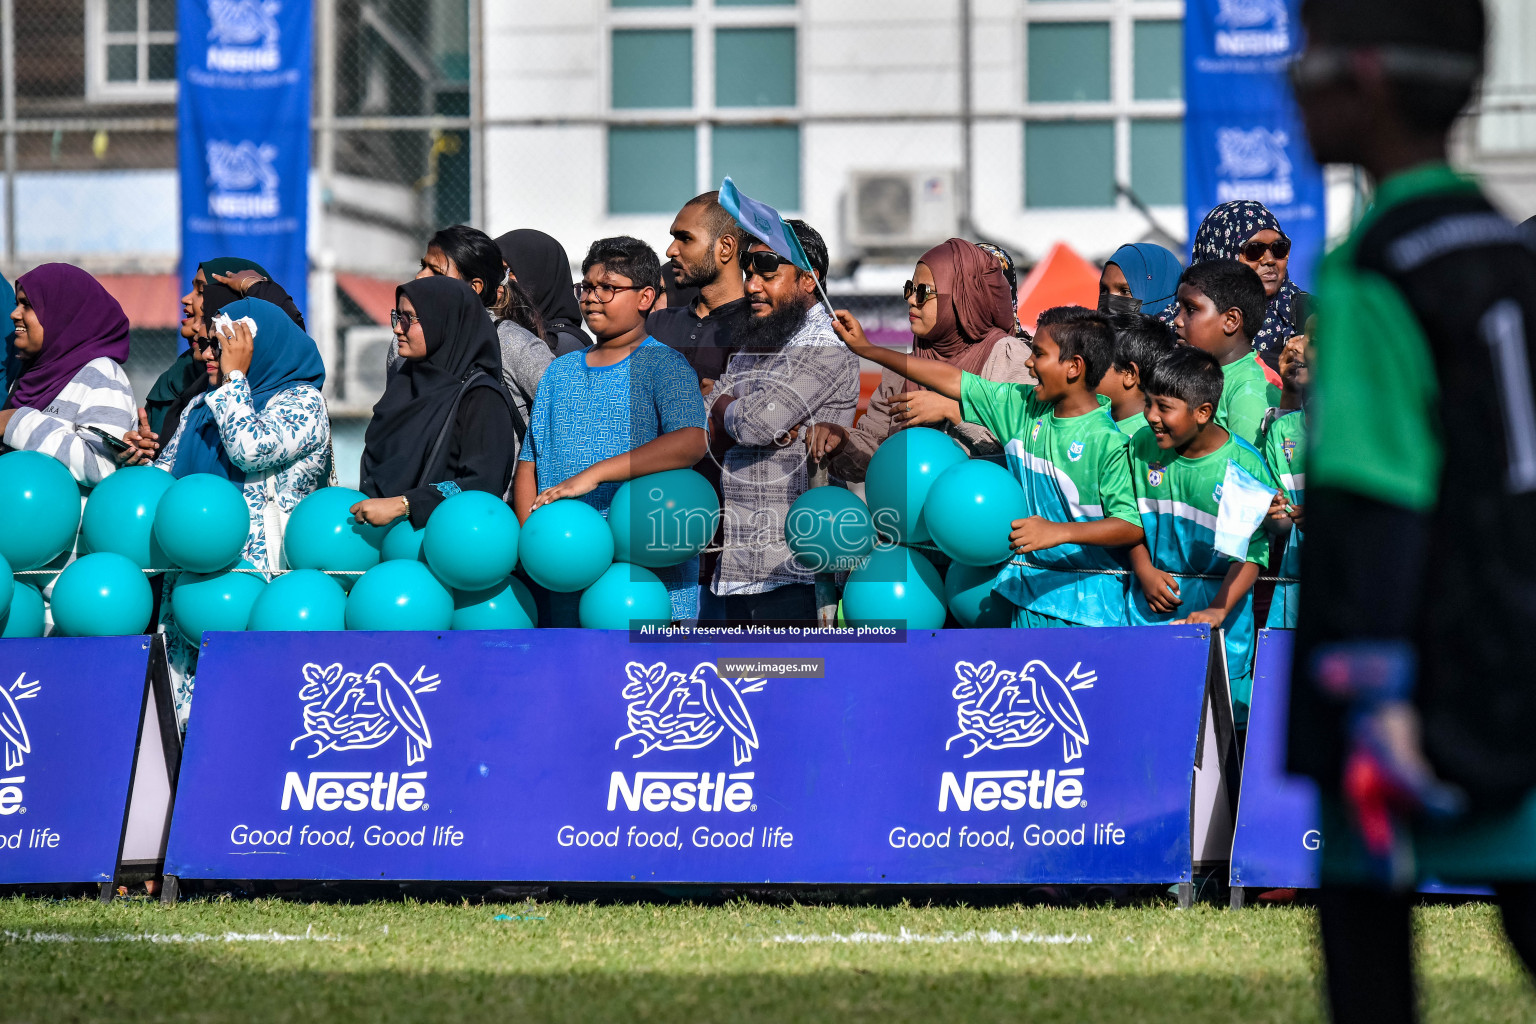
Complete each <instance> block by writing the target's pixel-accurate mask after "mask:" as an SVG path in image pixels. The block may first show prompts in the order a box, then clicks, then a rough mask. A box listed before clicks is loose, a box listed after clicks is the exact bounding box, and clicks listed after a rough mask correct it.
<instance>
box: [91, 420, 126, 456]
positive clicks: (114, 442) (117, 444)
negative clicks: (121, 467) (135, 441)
mask: <svg viewBox="0 0 1536 1024" xmlns="http://www.w3.org/2000/svg"><path fill="white" fill-rule="evenodd" d="M85 429H86V430H89V431H90V432H91V433H93V434H95V435H96V436H97V437H99V438H101V439H102V440H103V441H105V442H106V443H107V447H108V448H110V449H112V450H113V451H114V452H125V451H127V450H128V449H129V448H130V447H132V446H131V445H130V444H129V443H128V442H127V441H124V440H123V439H122V438H120V437H113V436H112V435H111V434H109V433H107V432H106V431H105V430H102V429H101V428H100V427H93V426H90V425H87V426H86V428H85Z"/></svg>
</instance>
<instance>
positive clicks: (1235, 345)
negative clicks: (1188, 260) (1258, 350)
mask: <svg viewBox="0 0 1536 1024" xmlns="http://www.w3.org/2000/svg"><path fill="white" fill-rule="evenodd" d="M1268 301H1269V300H1268V298H1267V297H1266V296H1265V294H1264V282H1263V281H1260V280H1259V275H1258V274H1255V273H1254V272H1253V270H1252V269H1251V268H1249V267H1246V266H1244V265H1243V264H1242V263H1240V262H1238V261H1237V260H1206V261H1205V262H1204V263H1196V264H1195V265H1194V266H1192V267H1190V268H1189V269H1188V270H1186V271H1184V275H1183V276H1182V277H1180V278H1179V291H1178V298H1177V300H1176V306H1175V308H1176V309H1177V310H1178V316H1177V317H1176V318H1175V319H1174V321H1173V329H1174V330H1175V331H1177V332H1178V335H1179V340H1180V341H1181V342H1183V343H1184V344H1186V345H1193V346H1194V347H1195V348H1198V349H1200V350H1202V351H1204V352H1209V353H1210V354H1211V355H1213V356H1215V357H1216V361H1217V362H1218V363H1220V364H1221V373H1222V376H1223V378H1225V380H1226V385H1225V387H1223V388H1222V391H1221V404H1220V405H1218V406H1217V407H1216V422H1217V423H1218V424H1220V425H1221V426H1223V427H1226V428H1227V430H1228V431H1229V432H1230V433H1231V434H1232V436H1233V437H1236V438H1238V439H1239V440H1242V441H1246V442H1247V443H1248V444H1249V445H1250V446H1252V447H1254V448H1258V447H1259V445H1260V444H1262V443H1263V442H1262V437H1263V433H1264V417H1265V416H1266V415H1267V414H1268V413H1269V410H1270V409H1272V408H1275V407H1277V406H1279V404H1280V389H1279V388H1277V387H1275V386H1274V385H1273V384H1271V383H1270V382H1269V378H1268V377H1267V376H1266V375H1265V373H1264V367H1263V366H1261V365H1260V364H1259V361H1258V359H1256V358H1255V357H1254V354H1253V335H1254V332H1256V331H1257V330H1258V329H1259V326H1260V325H1261V324H1263V323H1264V309H1265V307H1266V305H1267V304H1268Z"/></svg>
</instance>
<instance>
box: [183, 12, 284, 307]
mask: <svg viewBox="0 0 1536 1024" xmlns="http://www.w3.org/2000/svg"><path fill="white" fill-rule="evenodd" d="M176 11H177V15H176V18H177V28H178V31H179V33H180V34H179V36H178V38H179V39H180V42H179V43H178V44H177V46H176V76H177V94H176V95H177V99H176V127H177V131H176V148H177V162H178V165H179V167H180V172H181V280H182V282H183V287H185V282H186V281H189V280H191V278H192V276H193V275H194V274H196V273H197V265H198V263H199V262H201V261H202V260H206V259H211V258H212V257H215V256H241V257H244V258H245V259H248V260H251V261H252V262H255V263H258V264H260V265H261V266H263V267H266V268H267V270H268V271H270V272H271V274H272V278H273V280H275V281H277V282H278V283H280V284H281V285H283V287H285V288H286V289H287V290H288V293H289V294H290V295H292V296H293V298H294V302H295V303H297V305H298V307H299V309H300V310H302V309H304V308H305V305H306V303H305V296H306V294H307V291H308V288H307V287H306V286H307V282H308V278H309V260H308V256H307V255H306V249H305V244H306V238H307V234H308V221H309V198H308V197H309V116H310V107H311V103H310V69H311V66H312V65H313V63H314V60H313V39H312V38H311V36H312V26H313V22H314V10H313V5H312V4H311V3H308V2H302V0H279V2H270V0H269V2H263V3H256V2H254V0H238V2H235V0H209V2H201V0H183V2H182V3H179V4H177V5H176Z"/></svg>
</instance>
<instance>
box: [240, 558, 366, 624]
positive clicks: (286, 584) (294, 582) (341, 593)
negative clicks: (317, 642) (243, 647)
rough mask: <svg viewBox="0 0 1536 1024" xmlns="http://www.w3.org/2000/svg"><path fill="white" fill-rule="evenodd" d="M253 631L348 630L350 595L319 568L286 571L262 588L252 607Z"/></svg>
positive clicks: (334, 579) (250, 622)
mask: <svg viewBox="0 0 1536 1024" xmlns="http://www.w3.org/2000/svg"><path fill="white" fill-rule="evenodd" d="M245 628H246V629H248V630H251V631H252V632H255V631H258V630H259V631H261V632H317V631H321V630H343V629H346V628H347V592H346V591H345V590H343V589H342V586H341V584H340V583H338V582H336V578H335V577H334V576H327V575H326V574H325V573H323V572H321V571H320V570H319V569H295V570H293V571H292V572H285V573H283V574H282V575H281V576H278V577H276V578H274V579H273V580H272V582H271V583H268V584H267V585H266V586H265V587H263V588H262V590H261V593H260V594H258V595H256V603H255V604H253V605H251V617H250V621H249V622H247V623H246V626H245Z"/></svg>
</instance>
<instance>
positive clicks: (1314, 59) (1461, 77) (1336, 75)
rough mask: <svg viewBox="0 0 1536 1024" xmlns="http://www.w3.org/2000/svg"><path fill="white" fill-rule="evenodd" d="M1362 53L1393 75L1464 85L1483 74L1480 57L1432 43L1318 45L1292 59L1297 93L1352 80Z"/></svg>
mask: <svg viewBox="0 0 1536 1024" xmlns="http://www.w3.org/2000/svg"><path fill="white" fill-rule="evenodd" d="M1362 56H1365V57H1368V58H1369V59H1370V60H1372V61H1374V62H1375V64H1376V66H1377V67H1379V68H1380V69H1381V71H1382V72H1383V73H1384V74H1385V75H1387V76H1388V77H1391V78H1399V79H1408V80H1416V81H1421V82H1423V81H1430V82H1434V83H1435V84H1438V85H1458V86H1463V85H1473V84H1475V83H1476V82H1477V79H1478V78H1479V76H1480V75H1481V74H1482V61H1481V60H1480V59H1479V58H1478V57H1476V56H1473V55H1471V54H1466V53H1456V52H1454V51H1451V50H1441V49H1438V48H1436V47H1430V46H1376V47H1370V48H1368V49H1367V48H1351V47H1344V46H1314V47H1311V48H1309V49H1308V50H1307V52H1306V53H1303V54H1302V55H1301V56H1299V57H1297V58H1296V59H1295V60H1293V61H1291V63H1290V65H1289V67H1287V68H1286V72H1287V74H1288V75H1289V77H1290V79H1291V87H1292V88H1293V89H1295V90H1296V91H1297V92H1299V93H1302V92H1315V91H1317V90H1319V89H1326V88H1328V87H1330V86H1336V85H1342V84H1344V83H1346V82H1349V81H1352V80H1353V79H1354V78H1355V68H1356V66H1357V64H1356V60H1357V58H1358V57H1362Z"/></svg>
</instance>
